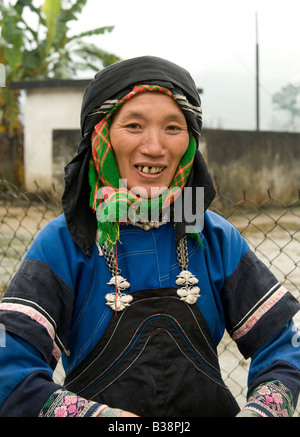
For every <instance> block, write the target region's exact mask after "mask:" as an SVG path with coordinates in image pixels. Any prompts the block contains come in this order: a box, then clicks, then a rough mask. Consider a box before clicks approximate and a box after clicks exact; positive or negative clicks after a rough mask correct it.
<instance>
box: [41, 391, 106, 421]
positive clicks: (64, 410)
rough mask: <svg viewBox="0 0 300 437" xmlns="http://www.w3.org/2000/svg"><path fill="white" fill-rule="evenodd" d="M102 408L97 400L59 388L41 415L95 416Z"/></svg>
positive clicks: (45, 405)
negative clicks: (89, 399) (93, 400)
mask: <svg viewBox="0 0 300 437" xmlns="http://www.w3.org/2000/svg"><path fill="white" fill-rule="evenodd" d="M101 408H102V406H101V405H100V404H97V403H96V402H92V401H88V400H86V399H84V398H81V397H80V396H77V395H75V394H74V393H71V392H69V391H67V390H63V389H59V390H57V391H56V392H54V393H53V394H52V395H51V396H50V397H49V399H48V400H47V402H46V403H45V404H44V406H43V408H42V410H41V411H40V413H39V417H93V416H97V415H98V414H99V411H101Z"/></svg>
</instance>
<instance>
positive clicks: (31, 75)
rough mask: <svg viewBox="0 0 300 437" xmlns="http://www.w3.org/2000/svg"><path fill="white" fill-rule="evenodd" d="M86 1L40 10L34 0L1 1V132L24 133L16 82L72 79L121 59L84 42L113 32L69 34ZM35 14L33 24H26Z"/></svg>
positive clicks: (60, 1) (59, 2)
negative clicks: (13, 84) (3, 83)
mask: <svg viewBox="0 0 300 437" xmlns="http://www.w3.org/2000/svg"><path fill="white" fill-rule="evenodd" d="M86 3H87V0H44V1H43V4H42V5H41V6H40V7H37V6H34V4H33V2H32V1H31V0H17V1H15V2H14V5H13V6H12V5H8V6H6V5H4V4H3V2H0V16H1V21H0V30H1V35H0V63H1V64H3V65H5V69H6V86H5V88H3V89H2V90H1V91H0V108H1V112H0V117H1V123H0V130H2V131H5V132H7V133H13V132H19V131H20V129H22V127H21V126H20V122H19V120H18V114H19V109H18V91H16V90H11V89H10V88H9V84H10V82H12V81H21V80H33V79H35V80H40V79H70V78H73V77H74V76H75V74H76V72H78V71H80V70H82V71H84V70H94V71H97V70H99V68H101V66H106V65H109V64H111V63H113V62H116V61H117V60H119V58H118V57H117V56H115V55H113V54H111V53H107V52H105V51H104V50H101V49H100V48H99V47H98V46H96V45H95V44H92V43H88V42H86V41H85V38H87V37H90V36H94V35H101V34H104V33H105V32H111V31H112V30H113V27H100V28H97V29H93V30H87V31H84V32H82V33H79V34H77V35H70V28H69V24H70V22H71V21H74V20H78V18H79V15H80V13H81V12H82V10H83V8H84V6H85V5H86ZM29 12H30V14H31V16H32V18H33V19H32V20H30V22H34V23H36V25H35V26H32V25H31V24H30V23H28V22H27V21H26V18H25V17H26V14H28V13H29Z"/></svg>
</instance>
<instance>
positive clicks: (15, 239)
mask: <svg viewBox="0 0 300 437" xmlns="http://www.w3.org/2000/svg"><path fill="white" fill-rule="evenodd" d="M211 209H212V211H214V212H216V213H218V214H220V215H222V216H223V217H224V218H226V219H227V220H228V221H230V222H231V223H232V224H233V225H234V226H236V227H237V228H238V229H239V231H240V232H241V234H242V235H243V236H244V237H245V238H246V240H247V242H248V244H249V246H250V248H251V249H252V250H253V251H254V252H255V253H256V255H257V256H258V257H259V258H260V259H261V260H262V261H263V262H264V263H265V264H266V265H267V266H268V267H269V268H270V270H271V271H272V272H273V273H274V274H275V276H276V277H277V278H278V280H279V281H280V282H281V283H282V284H283V285H285V287H286V288H288V289H289V290H290V291H291V292H292V293H293V294H294V296H295V297H296V298H297V299H300V193H299V195H298V196H297V197H296V198H295V200H294V201H293V202H289V203H284V201H283V200H279V199H276V198H275V197H273V195H272V193H271V191H270V190H267V191H266V198H265V200H264V201H263V202H260V203H257V202H255V201H253V200H251V199H249V198H248V197H247V193H246V192H243V193H241V199H240V200H239V201H233V200H232V199H230V198H228V197H226V196H225V195H224V194H222V192H221V190H220V189H218V192H217V196H216V198H215V200H214V202H213V204H212V205H211ZM61 212H62V210H61V204H60V194H59V193H58V192H57V191H56V190H55V187H53V189H52V190H51V192H45V191H43V190H41V189H40V187H39V186H38V185H37V189H36V192H31V193H26V192H21V191H20V190H19V189H18V188H17V187H16V186H14V185H13V184H11V183H9V182H8V181H6V180H0V217H1V221H0V298H1V295H2V293H3V292H4V291H5V289H6V287H7V284H8V283H9V281H10V279H11V278H12V276H13V275H14V273H15V272H16V270H17V268H18V266H19V264H20V262H21V260H22V258H23V256H24V254H25V252H26V251H27V249H28V248H29V246H30V244H31V243H32V241H33V239H34V238H35V236H36V234H37V232H39V230H41V229H42V228H43V226H45V224H46V223H48V222H49V221H50V220H52V219H53V218H54V217H56V216H57V215H59V214H60V213H61ZM298 317H299V319H298ZM295 321H296V326H300V315H299V316H296V318H295ZM218 352H219V357H220V364H221V369H222V373H223V377H224V380H225V382H226V384H227V385H228V386H229V388H230V389H231V391H232V393H233V394H234V396H235V397H236V399H237V401H238V403H239V404H240V405H241V406H242V405H243V404H244V403H245V397H246V391H247V388H246V387H247V376H248V368H249V364H250V360H245V359H244V358H243V356H242V355H241V354H240V352H239V351H238V349H237V347H236V345H235V343H234V342H233V341H232V340H231V339H230V337H229V336H228V335H227V334H225V336H224V338H223V340H222V342H221V344H220V345H219V347H218ZM58 377H61V374H60V376H58ZM295 415H297V416H299V415H300V413H299V407H298V408H297V410H296V413H295Z"/></svg>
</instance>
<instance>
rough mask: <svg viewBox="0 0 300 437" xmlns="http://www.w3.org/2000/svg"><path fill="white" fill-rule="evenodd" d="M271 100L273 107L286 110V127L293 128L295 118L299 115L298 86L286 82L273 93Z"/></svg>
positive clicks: (294, 127)
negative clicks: (287, 121)
mask: <svg viewBox="0 0 300 437" xmlns="http://www.w3.org/2000/svg"><path fill="white" fill-rule="evenodd" d="M272 101H273V104H274V105H275V109H277V110H283V111H288V113H289V114H290V120H289V123H288V126H287V127H288V128H290V129H291V130H295V129H296V118H297V117H300V87H296V86H294V85H292V84H288V85H286V86H284V87H282V88H281V91H279V92H277V93H276V94H274V95H273V98H272Z"/></svg>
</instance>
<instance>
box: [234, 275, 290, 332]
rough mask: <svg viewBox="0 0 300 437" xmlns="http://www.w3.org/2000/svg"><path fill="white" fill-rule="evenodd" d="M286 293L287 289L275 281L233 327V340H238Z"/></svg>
mask: <svg viewBox="0 0 300 437" xmlns="http://www.w3.org/2000/svg"><path fill="white" fill-rule="evenodd" d="M286 293H287V289H286V288H285V287H283V286H280V284H279V283H277V284H276V285H275V286H274V287H272V288H271V289H270V290H269V291H268V292H267V293H266V294H265V295H264V296H263V297H262V298H261V299H260V301H259V302H258V303H257V304H256V307H254V308H252V309H251V310H250V311H249V312H248V313H247V314H246V316H245V317H244V319H243V320H241V321H240V322H239V323H238V324H237V325H236V326H235V327H234V328H233V331H234V333H233V334H232V339H233V340H235V341H236V340H238V339H240V338H241V337H243V336H244V335H246V334H247V333H248V332H249V331H250V329H252V328H253V326H254V325H255V324H256V323H257V322H258V321H259V320H260V319H261V317H262V316H263V315H264V314H265V313H266V312H267V311H269V310H270V309H271V308H272V307H273V306H274V305H276V304H277V302H279V300H280V299H281V298H282V297H283V296H284V295H285V294H286Z"/></svg>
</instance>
